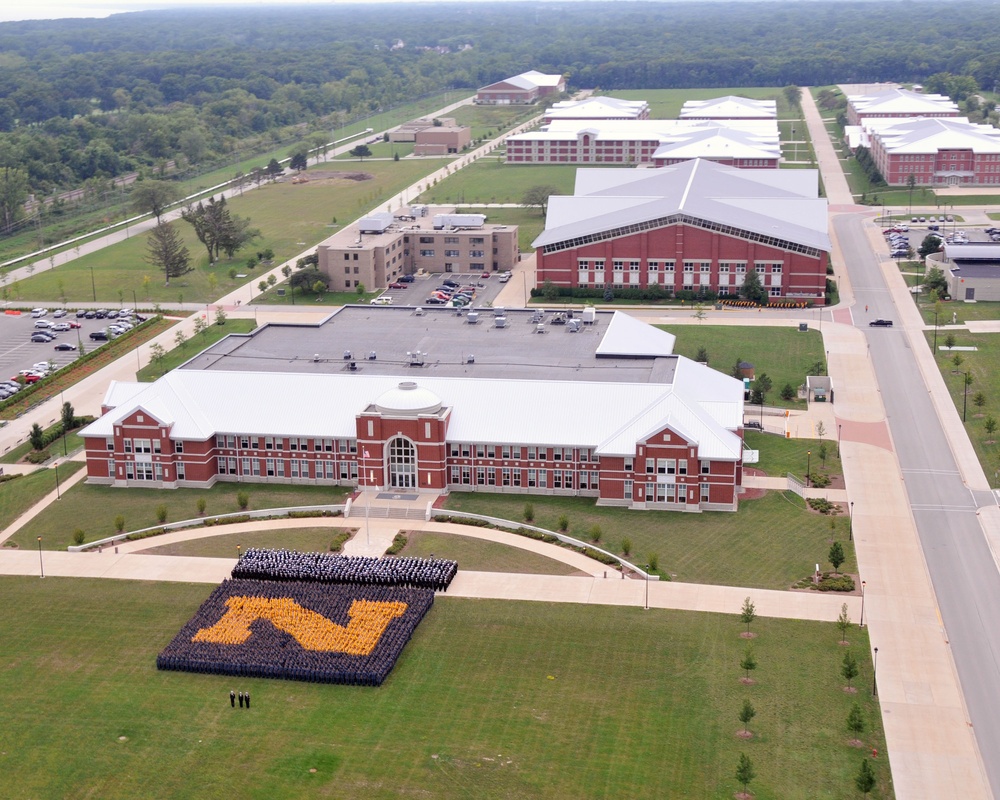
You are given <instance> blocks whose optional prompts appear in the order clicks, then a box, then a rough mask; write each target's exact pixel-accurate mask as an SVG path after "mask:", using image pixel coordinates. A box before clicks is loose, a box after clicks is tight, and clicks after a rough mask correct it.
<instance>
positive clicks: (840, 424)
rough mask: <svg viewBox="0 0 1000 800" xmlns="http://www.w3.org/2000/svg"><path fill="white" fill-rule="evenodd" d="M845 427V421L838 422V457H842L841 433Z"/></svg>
mask: <svg viewBox="0 0 1000 800" xmlns="http://www.w3.org/2000/svg"><path fill="white" fill-rule="evenodd" d="M843 427H844V425H843V423H841V422H838V423H837V458H840V434H841V432H842V430H843Z"/></svg>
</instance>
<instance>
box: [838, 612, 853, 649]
mask: <svg viewBox="0 0 1000 800" xmlns="http://www.w3.org/2000/svg"><path fill="white" fill-rule="evenodd" d="M837 627H838V628H840V641H841V642H843V643H844V644H847V629H848V628H850V627H851V616H850V614H848V613H847V603H844V604H843V605H842V606H841V607H840V616H839V617H837Z"/></svg>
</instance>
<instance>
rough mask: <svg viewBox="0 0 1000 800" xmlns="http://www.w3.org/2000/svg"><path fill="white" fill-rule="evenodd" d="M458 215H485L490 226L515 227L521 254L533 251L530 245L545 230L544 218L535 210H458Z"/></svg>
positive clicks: (472, 208) (478, 208)
mask: <svg viewBox="0 0 1000 800" xmlns="http://www.w3.org/2000/svg"><path fill="white" fill-rule="evenodd" d="M459 213H471V214H486V218H487V221H488V222H489V223H490V224H491V225H517V243H518V245H519V246H520V248H521V252H522V253H530V252H532V251H533V250H534V248H533V247H532V246H531V243H532V242H533V241H535V239H537V238H538V236H539V234H541V232H542V231H543V230H544V229H545V217H543V216H542V213H541V209H535V208H483V207H482V206H473V207H471V208H460V209H459Z"/></svg>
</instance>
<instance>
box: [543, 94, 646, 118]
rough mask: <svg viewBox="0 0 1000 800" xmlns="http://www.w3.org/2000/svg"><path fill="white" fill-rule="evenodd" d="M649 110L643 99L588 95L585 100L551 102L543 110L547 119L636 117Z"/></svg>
mask: <svg viewBox="0 0 1000 800" xmlns="http://www.w3.org/2000/svg"><path fill="white" fill-rule="evenodd" d="M647 111H649V103H647V102H646V101H645V100H619V99H618V98H616V97H588V98H587V99H585V100H563V101H561V102H559V103H553V104H552V107H551V108H550V109H549V110H548V111H546V112H545V116H546V117H547V118H548V119H552V120H556V119H560V118H567V119H608V118H620V117H628V118H634V119H638V118H639V116H640V115H642V114H643V113H645V112H647Z"/></svg>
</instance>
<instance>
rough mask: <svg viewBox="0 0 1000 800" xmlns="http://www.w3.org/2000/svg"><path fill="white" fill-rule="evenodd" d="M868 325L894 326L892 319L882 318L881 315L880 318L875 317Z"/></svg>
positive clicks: (874, 326) (871, 326) (873, 326)
mask: <svg viewBox="0 0 1000 800" xmlns="http://www.w3.org/2000/svg"><path fill="white" fill-rule="evenodd" d="M868 326H869V327H870V328H891V327H892V320H891V319H882V318H881V317H880V318H879V319H873V320H872V321H871V322H869V323H868Z"/></svg>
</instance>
